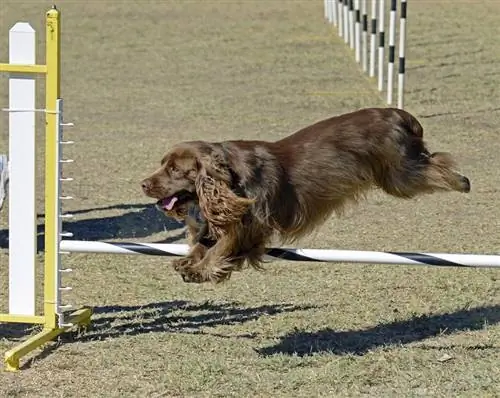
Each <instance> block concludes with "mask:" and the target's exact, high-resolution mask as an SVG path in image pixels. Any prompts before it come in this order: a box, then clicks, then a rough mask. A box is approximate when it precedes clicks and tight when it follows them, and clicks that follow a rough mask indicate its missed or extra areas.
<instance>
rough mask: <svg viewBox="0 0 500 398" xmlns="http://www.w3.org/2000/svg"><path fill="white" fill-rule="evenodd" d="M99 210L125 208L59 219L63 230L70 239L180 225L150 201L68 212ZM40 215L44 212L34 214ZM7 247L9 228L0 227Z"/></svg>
mask: <svg viewBox="0 0 500 398" xmlns="http://www.w3.org/2000/svg"><path fill="white" fill-rule="evenodd" d="M103 210H126V212H125V213H123V214H121V215H116V216H115V215H113V216H107V217H100V218H89V219H83V220H75V221H72V220H71V219H69V221H64V222H63V230H64V231H65V232H71V233H72V234H73V238H72V239H77V240H91V241H100V240H110V239H142V238H145V237H148V236H150V235H154V234H156V233H160V232H165V231H172V230H176V229H181V228H183V227H184V225H183V224H182V223H179V222H177V221H175V220H173V219H171V218H168V217H165V216H164V215H163V214H162V213H161V212H159V211H158V210H157V209H156V208H155V207H154V206H153V205H140V204H121V205H115V206H108V207H101V208H95V209H84V210H77V211H72V212H71V214H73V215H74V216H78V215H81V214H84V213H90V212H94V211H103ZM38 217H39V218H43V217H44V215H43V214H40V215H38ZM44 230H45V228H44V225H43V224H41V225H38V227H37V247H38V252H42V251H43V250H44V246H45V243H44ZM184 236H185V235H184V231H181V232H180V233H179V234H177V235H174V236H171V237H169V238H168V239H165V240H162V241H161V242H162V243H171V242H174V241H177V240H180V239H183V238H184ZM8 247H9V230H8V229H3V230H0V248H1V249H6V248H8Z"/></svg>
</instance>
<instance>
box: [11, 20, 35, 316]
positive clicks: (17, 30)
mask: <svg viewBox="0 0 500 398" xmlns="http://www.w3.org/2000/svg"><path fill="white" fill-rule="evenodd" d="M9 63H11V64H23V65H33V64H35V63H36V62H35V30H34V29H33V28H32V27H31V26H30V25H29V24H28V23H25V22H18V23H17V24H15V25H14V26H13V27H12V29H11V30H10V32H9ZM9 112H10V113H9V156H10V170H9V175H10V177H9V313H10V314H13V315H35V258H36V250H37V247H36V242H37V240H36V239H37V234H36V211H35V79H34V77H33V76H30V75H22V74H14V73H12V74H11V76H10V78H9Z"/></svg>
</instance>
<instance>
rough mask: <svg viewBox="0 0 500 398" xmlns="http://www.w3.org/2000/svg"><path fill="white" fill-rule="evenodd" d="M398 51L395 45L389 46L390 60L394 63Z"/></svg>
mask: <svg viewBox="0 0 500 398" xmlns="http://www.w3.org/2000/svg"><path fill="white" fill-rule="evenodd" d="M395 53H396V48H395V47H394V46H389V62H390V63H391V64H393V63H394V55H395Z"/></svg>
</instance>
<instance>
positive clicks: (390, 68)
mask: <svg viewBox="0 0 500 398" xmlns="http://www.w3.org/2000/svg"><path fill="white" fill-rule="evenodd" d="M397 4H398V2H397V0H391V12H390V15H389V63H388V64H387V104H389V105H391V104H392V95H393V90H394V61H395V57H396V12H397Z"/></svg>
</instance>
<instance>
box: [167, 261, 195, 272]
mask: <svg viewBox="0 0 500 398" xmlns="http://www.w3.org/2000/svg"><path fill="white" fill-rule="evenodd" d="M193 264H194V259H193V258H191V257H182V258H178V259H176V260H173V261H172V266H173V268H174V270H175V271H176V272H178V273H182V271H183V270H185V269H186V268H189V267H192V266H193Z"/></svg>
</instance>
